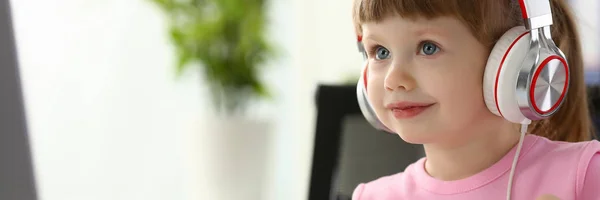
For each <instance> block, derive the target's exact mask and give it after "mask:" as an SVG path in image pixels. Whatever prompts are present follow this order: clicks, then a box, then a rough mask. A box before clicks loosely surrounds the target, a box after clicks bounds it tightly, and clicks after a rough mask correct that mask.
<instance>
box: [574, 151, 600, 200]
mask: <svg viewBox="0 0 600 200" xmlns="http://www.w3.org/2000/svg"><path fill="white" fill-rule="evenodd" d="M586 150H587V151H586V152H585V153H584V154H583V156H581V158H580V161H579V164H578V170H577V187H576V189H577V190H576V192H577V196H578V197H579V198H578V199H593V198H597V197H598V196H600V190H598V188H600V142H598V141H592V142H590V144H589V145H588V147H587V148H586Z"/></svg>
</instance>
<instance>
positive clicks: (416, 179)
mask: <svg viewBox="0 0 600 200" xmlns="http://www.w3.org/2000/svg"><path fill="white" fill-rule="evenodd" d="M515 150H516V148H513V149H512V150H511V151H510V152H509V153H508V154H506V155H505V156H504V157H503V158H502V159H501V160H500V161H498V162H497V163H495V164H494V165H492V166H491V167H489V168H488V169H485V170H483V171H482V172H480V173H478V174H475V175H473V176H471V177H468V178H465V179H462V180H457V181H441V180H437V179H435V178H433V177H431V176H429V174H428V173H427V172H426V171H425V168H424V166H425V165H424V164H425V161H426V158H422V159H420V160H419V161H417V162H415V163H413V164H411V165H409V166H408V167H407V168H406V169H405V170H404V172H402V173H398V174H394V175H390V176H385V177H381V178H379V179H377V180H374V181H371V182H369V183H366V184H365V183H363V184H360V185H358V187H357V188H356V189H355V190H354V194H353V195H352V199H353V200H388V199H390V200H391V199H394V200H403V199H410V200H419V199H436V200H459V199H460V200H470V199H477V200H480V199H490V200H493V199H506V189H507V187H508V176H509V172H510V167H511V164H512V160H513V157H514V155H515ZM542 194H552V195H555V196H557V197H559V198H560V199H561V200H588V199H593V200H600V142H598V141H596V140H594V141H589V142H578V143H566V142H556V141H550V140H548V139H546V138H544V137H539V136H535V135H527V136H526V137H525V139H524V141H523V147H522V149H521V155H520V156H519V161H518V163H517V169H516V171H515V176H514V178H513V189H512V198H511V199H517V200H520V199H522V200H535V199H536V198H537V197H538V196H541V195H542Z"/></svg>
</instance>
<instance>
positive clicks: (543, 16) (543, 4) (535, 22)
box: [519, 0, 552, 30]
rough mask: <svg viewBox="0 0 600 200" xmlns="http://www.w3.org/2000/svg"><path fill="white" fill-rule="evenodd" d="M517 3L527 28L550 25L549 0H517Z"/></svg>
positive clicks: (550, 11) (550, 10)
mask: <svg viewBox="0 0 600 200" xmlns="http://www.w3.org/2000/svg"><path fill="white" fill-rule="evenodd" d="M519 5H520V6H521V14H522V16H523V19H524V20H525V28H527V29H528V30H532V29H538V28H541V27H544V26H550V25H552V9H551V8H550V0H519Z"/></svg>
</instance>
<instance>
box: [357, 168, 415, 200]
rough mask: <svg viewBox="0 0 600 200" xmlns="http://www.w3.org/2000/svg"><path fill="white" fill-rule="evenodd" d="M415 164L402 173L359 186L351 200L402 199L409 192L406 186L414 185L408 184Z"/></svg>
mask: <svg viewBox="0 0 600 200" xmlns="http://www.w3.org/2000/svg"><path fill="white" fill-rule="evenodd" d="M416 163H418V162H416ZM416 163H413V164H411V165H409V166H408V167H407V168H406V169H405V170H404V172H400V173H397V174H393V175H389V176H384V177H380V178H378V179H376V180H373V181H370V182H367V183H361V184H359V185H358V186H357V187H356V188H355V189H354V192H353V193H352V200H376V199H377V200H379V199H402V198H401V197H402V196H403V195H402V194H404V192H405V191H407V190H411V189H410V188H407V186H411V185H414V184H410V182H411V180H412V179H413V178H412V174H411V171H412V168H413V167H415V164H416Z"/></svg>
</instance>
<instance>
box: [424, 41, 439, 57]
mask: <svg viewBox="0 0 600 200" xmlns="http://www.w3.org/2000/svg"><path fill="white" fill-rule="evenodd" d="M439 50H440V48H439V47H438V46H437V45H435V44H433V43H431V42H424V43H423V45H422V48H421V54H424V55H428V56H430V55H433V54H435V53H437V52H438V51H439Z"/></svg>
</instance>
